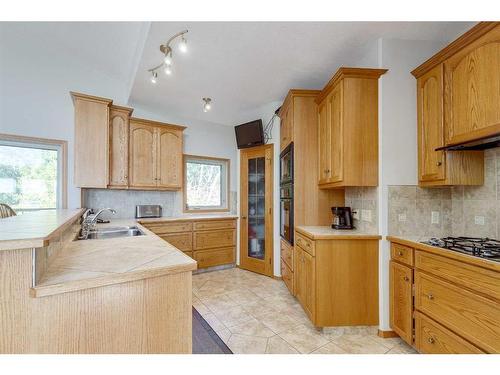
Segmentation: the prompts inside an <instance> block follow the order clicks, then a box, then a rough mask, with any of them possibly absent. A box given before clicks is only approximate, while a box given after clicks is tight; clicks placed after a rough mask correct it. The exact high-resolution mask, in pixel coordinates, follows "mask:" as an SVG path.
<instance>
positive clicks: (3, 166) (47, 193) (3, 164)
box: [0, 134, 67, 213]
mask: <svg viewBox="0 0 500 375" xmlns="http://www.w3.org/2000/svg"><path fill="white" fill-rule="evenodd" d="M66 149H67V145H66V142H65V141H57V140H51V139H40V138H31V137H20V136H13V135H7V134H0V203H5V204H8V205H9V206H11V207H12V208H13V209H14V210H15V211H16V212H18V213H20V212H23V211H34V210H43V209H54V208H64V207H66V183H65V181H66Z"/></svg>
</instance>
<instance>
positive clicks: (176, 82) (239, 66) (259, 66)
mask: <svg viewBox="0 0 500 375" xmlns="http://www.w3.org/2000/svg"><path fill="white" fill-rule="evenodd" d="M471 25H472V23H470V22H310V23H307V22H226V23H224V22H153V23H152V24H151V27H150V30H149V35H148V36H147V39H146V42H145V45H144V49H143V54H142V58H141V59H140V62H139V67H138V70H137V74H136V76H135V81H134V83H133V86H132V90H131V93H130V100H129V101H130V102H132V103H134V104H136V103H137V104H139V105H140V104H142V105H145V106H147V107H148V108H150V109H153V110H157V111H160V112H162V113H172V114H175V115H176V116H182V117H185V118H195V119H200V120H205V121H210V122H215V123H221V124H225V125H235V121H238V119H239V118H240V115H241V113H242V112H246V111H251V110H253V109H255V108H257V107H259V106H262V105H264V104H266V103H269V102H271V101H275V100H281V99H283V97H284V96H285V95H286V92H287V91H288V89H289V88H311V89H318V88H322V87H323V86H324V84H325V83H326V82H327V81H328V79H329V78H330V77H331V75H332V74H333V73H334V71H335V70H336V69H337V68H338V67H339V66H341V65H355V64H356V61H357V59H358V58H359V54H360V51H363V50H364V47H366V46H368V45H370V44H372V43H374V42H375V41H376V40H377V39H378V38H397V39H411V40H441V41H443V45H444V44H445V43H446V42H449V41H450V40H453V39H454V38H456V37H457V36H458V35H459V34H461V33H462V32H464V31H465V30H467V29H468V28H469V27H470V26H471ZM183 29H188V30H189V33H188V34H187V39H188V46H189V50H188V53H187V54H181V53H179V52H177V53H176V50H175V48H174V65H173V74H172V75H171V76H168V77H167V76H165V74H164V73H163V71H161V70H160V71H159V72H158V76H159V77H158V78H159V79H158V83H157V84H156V85H152V84H151V82H150V81H149V78H150V74H149V73H148V72H147V69H149V68H151V67H153V66H156V65H158V64H159V63H161V61H162V53H161V52H160V51H159V45H160V44H162V43H164V42H165V41H166V39H168V38H169V37H170V36H172V35H173V34H175V33H176V32H178V31H181V30H183ZM202 97H211V98H212V99H213V109H212V110H211V111H210V112H208V113H204V112H203V111H202V100H201V99H202Z"/></svg>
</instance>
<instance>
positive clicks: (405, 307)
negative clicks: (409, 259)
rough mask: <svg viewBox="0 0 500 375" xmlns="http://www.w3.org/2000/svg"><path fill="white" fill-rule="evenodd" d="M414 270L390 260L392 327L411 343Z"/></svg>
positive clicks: (390, 311)
mask: <svg viewBox="0 0 500 375" xmlns="http://www.w3.org/2000/svg"><path fill="white" fill-rule="evenodd" d="M412 285H413V270H412V269H411V268H410V267H407V266H405V265H402V264H400V263H397V262H394V261H391V262H390V273H389V288H390V289H389V295H390V297H389V298H390V299H389V302H390V303H389V305H390V307H389V315H390V325H391V328H392V329H393V330H394V332H396V333H397V334H398V335H399V336H400V337H401V338H402V339H403V340H405V341H406V342H407V343H409V344H410V345H411V344H412V341H413V296H412Z"/></svg>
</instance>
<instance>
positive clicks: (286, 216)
mask: <svg viewBox="0 0 500 375" xmlns="http://www.w3.org/2000/svg"><path fill="white" fill-rule="evenodd" d="M293 232H294V228H293V143H291V144H290V145H288V146H287V147H286V148H285V149H284V150H283V151H282V152H281V155H280V236H281V238H283V239H284V240H285V241H287V242H288V243H290V245H293Z"/></svg>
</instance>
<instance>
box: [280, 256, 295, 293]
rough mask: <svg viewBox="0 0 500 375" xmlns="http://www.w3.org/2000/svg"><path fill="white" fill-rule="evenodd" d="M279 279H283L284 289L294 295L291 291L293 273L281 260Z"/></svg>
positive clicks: (292, 290)
mask: <svg viewBox="0 0 500 375" xmlns="http://www.w3.org/2000/svg"><path fill="white" fill-rule="evenodd" d="M281 277H282V278H283V281H284V282H285V285H286V287H287V288H288V290H289V291H290V293H292V295H294V289H293V272H292V270H291V269H290V267H288V266H287V264H286V263H285V262H284V261H283V259H281Z"/></svg>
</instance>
